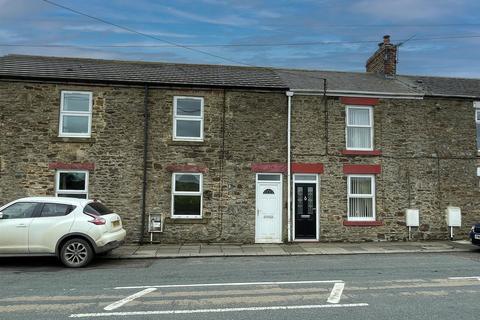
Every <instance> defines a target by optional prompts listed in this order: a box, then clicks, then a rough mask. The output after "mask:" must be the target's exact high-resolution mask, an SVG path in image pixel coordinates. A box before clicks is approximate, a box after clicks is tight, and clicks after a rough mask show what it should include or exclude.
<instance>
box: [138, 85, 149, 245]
mask: <svg viewBox="0 0 480 320" xmlns="http://www.w3.org/2000/svg"><path fill="white" fill-rule="evenodd" d="M148 89H149V88H148V84H145V89H144V90H145V94H144V98H143V120H144V123H143V181H142V204H141V213H142V219H141V225H140V245H142V244H143V238H144V233H145V220H146V205H147V157H148V127H149V122H150V121H149V119H150V114H149V112H148Z"/></svg>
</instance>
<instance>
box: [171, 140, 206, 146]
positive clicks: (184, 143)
mask: <svg viewBox="0 0 480 320" xmlns="http://www.w3.org/2000/svg"><path fill="white" fill-rule="evenodd" d="M204 144H205V141H203V140H202V141H194V140H192V141H183V140H172V141H170V142H168V145H169V146H202V145H204Z"/></svg>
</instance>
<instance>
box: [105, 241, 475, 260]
mask: <svg viewBox="0 0 480 320" xmlns="http://www.w3.org/2000/svg"><path fill="white" fill-rule="evenodd" d="M479 249H480V247H478V246H474V245H472V244H471V243H470V242H468V241H465V240H459V241H428V242H426V241H425V242H424V241H411V242H364V243H321V242H316V243H291V244H248V245H247V244H178V245H172V244H148V245H142V246H140V245H124V246H121V247H119V248H117V249H115V250H113V251H112V252H111V253H109V254H108V255H107V256H105V258H107V259H155V258H189V257H195V258H198V257H232V256H240V257H242V256H303V255H357V254H395V253H451V252H470V251H478V250H479Z"/></svg>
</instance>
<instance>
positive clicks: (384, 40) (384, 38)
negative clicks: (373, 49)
mask: <svg viewBox="0 0 480 320" xmlns="http://www.w3.org/2000/svg"><path fill="white" fill-rule="evenodd" d="M383 43H384V44H390V36H389V35H388V34H387V35H384V36H383Z"/></svg>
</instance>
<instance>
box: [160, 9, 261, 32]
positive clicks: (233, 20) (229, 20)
mask: <svg viewBox="0 0 480 320" xmlns="http://www.w3.org/2000/svg"><path fill="white" fill-rule="evenodd" d="M156 7H157V8H160V9H163V11H164V12H166V13H169V14H172V15H174V16H177V17H180V18H185V19H188V20H192V21H197V22H202V23H209V24H218V25H225V26H234V27H238V26H249V25H252V24H254V23H255V20H252V19H248V18H243V17H241V16H238V15H234V14H229V13H227V14H222V16H221V17H210V16H207V15H201V14H196V13H191V12H188V11H185V10H179V9H176V8H173V7H168V6H156Z"/></svg>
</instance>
